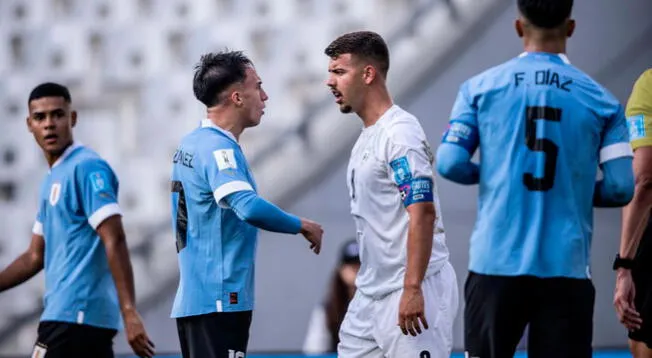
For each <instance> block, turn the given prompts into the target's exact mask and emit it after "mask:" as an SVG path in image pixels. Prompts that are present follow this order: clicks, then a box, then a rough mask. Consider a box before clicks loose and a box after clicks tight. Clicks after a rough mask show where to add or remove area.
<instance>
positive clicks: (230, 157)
mask: <svg viewBox="0 0 652 358" xmlns="http://www.w3.org/2000/svg"><path fill="white" fill-rule="evenodd" d="M213 157H215V162H216V163H217V169H219V170H225V169H237V168H238V164H237V162H236V161H235V153H234V152H233V149H218V150H216V151H214V152H213Z"/></svg>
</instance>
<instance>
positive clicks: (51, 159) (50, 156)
mask: <svg viewBox="0 0 652 358" xmlns="http://www.w3.org/2000/svg"><path fill="white" fill-rule="evenodd" d="M72 143H73V141H72V139H71V140H70V142H69V143H68V144H66V145H65V146H64V147H63V148H61V151H60V152H58V153H49V152H45V151H44V152H43V153H44V154H45V160H46V161H47V162H48V166H49V167H50V168H52V166H53V165H54V163H56V162H57V160H59V158H61V157H62V156H63V153H65V152H66V150H67V149H68V148H70V146H71V145H72Z"/></svg>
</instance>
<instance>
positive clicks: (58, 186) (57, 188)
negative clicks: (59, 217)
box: [49, 183, 61, 206]
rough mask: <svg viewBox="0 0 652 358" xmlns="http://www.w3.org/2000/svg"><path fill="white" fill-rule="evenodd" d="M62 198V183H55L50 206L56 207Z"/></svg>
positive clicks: (52, 187) (51, 191) (51, 189)
mask: <svg viewBox="0 0 652 358" xmlns="http://www.w3.org/2000/svg"><path fill="white" fill-rule="evenodd" d="M60 196H61V183H54V184H52V186H51V187H50V199H49V200H50V205H52V206H55V205H57V203H58V202H59V197H60Z"/></svg>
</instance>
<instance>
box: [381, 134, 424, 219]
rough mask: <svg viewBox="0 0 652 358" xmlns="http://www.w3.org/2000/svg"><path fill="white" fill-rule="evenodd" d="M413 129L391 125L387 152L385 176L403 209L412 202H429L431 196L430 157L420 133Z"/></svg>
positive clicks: (422, 135)
mask: <svg viewBox="0 0 652 358" xmlns="http://www.w3.org/2000/svg"><path fill="white" fill-rule="evenodd" d="M414 127H415V126H412V125H406V124H400V125H397V126H395V127H394V128H393V131H394V133H393V136H392V139H390V141H389V146H388V151H387V162H388V164H389V175H390V178H391V179H392V181H393V182H394V184H395V185H396V186H397V188H398V190H399V192H400V194H401V200H402V201H403V205H404V206H405V207H406V208H407V207H408V206H410V205H411V204H415V203H421V202H432V201H433V197H434V194H433V192H434V183H433V169H432V165H433V162H434V156H433V153H432V150H431V149H430V145H429V144H428V141H427V140H426V138H425V135H424V134H423V130H422V129H421V128H420V127H419V128H414Z"/></svg>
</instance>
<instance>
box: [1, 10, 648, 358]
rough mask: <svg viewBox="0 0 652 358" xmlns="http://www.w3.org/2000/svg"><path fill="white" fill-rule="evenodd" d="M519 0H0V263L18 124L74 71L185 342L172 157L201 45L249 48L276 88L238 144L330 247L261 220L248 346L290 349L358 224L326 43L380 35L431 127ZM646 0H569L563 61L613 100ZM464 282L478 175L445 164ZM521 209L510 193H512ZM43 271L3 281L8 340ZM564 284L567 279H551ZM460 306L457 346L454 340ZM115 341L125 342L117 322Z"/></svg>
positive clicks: (133, 230)
mask: <svg viewBox="0 0 652 358" xmlns="http://www.w3.org/2000/svg"><path fill="white" fill-rule="evenodd" d="M516 13H517V10H516V6H515V1H514V0H354V1H353V0H273V1H265V0H0V128H1V129H0V210H1V215H0V228H1V230H0V267H4V266H6V265H7V264H8V263H9V262H11V260H13V259H14V258H15V257H16V256H17V255H18V254H19V253H20V252H21V251H22V250H24V249H25V248H26V247H27V246H28V243H29V237H30V229H31V226H32V223H33V219H34V215H35V209H36V197H37V188H38V185H39V182H40V180H41V179H42V177H43V175H44V174H45V172H46V170H47V169H46V164H45V161H44V159H43V157H42V155H41V153H40V151H39V149H38V147H37V146H36V144H35V143H34V141H33V139H32V137H31V136H30V135H29V133H28V132H27V130H26V128H25V120H24V119H25V117H26V111H27V108H26V98H27V96H28V94H29V91H30V90H31V89H32V88H33V87H34V86H35V85H36V84H38V83H40V82H43V81H47V80H54V81H60V82H62V83H64V84H66V85H68V86H69V87H70V89H71V92H72V96H73V104H74V106H75V107H76V108H77V109H78V111H79V122H78V126H77V129H76V132H75V133H76V139H77V140H79V141H81V142H83V143H84V144H86V145H89V146H90V147H92V148H94V149H95V150H97V151H98V152H99V153H100V154H101V155H102V156H104V157H105V158H106V159H107V160H108V161H109V163H110V164H111V165H112V166H113V168H114V169H115V171H116V172H117V174H118V176H119V178H120V180H121V188H120V201H121V204H122V207H123V209H124V211H125V216H124V222H125V225H126V227H127V230H128V233H127V234H128V240H129V245H130V248H131V253H132V259H133V265H134V270H135V275H136V287H137V295H138V299H139V309H140V311H141V313H142V314H143V316H144V317H145V319H146V324H147V328H148V330H149V331H150V335H151V336H152V338H153V340H154V341H155V343H156V345H157V350H158V351H159V352H170V353H174V352H178V351H179V347H178V339H177V335H176V326H175V323H174V321H173V320H171V319H169V318H168V317H169V310H170V307H171V302H172V298H173V295H174V292H175V290H176V285H177V263H176V252H175V248H174V239H173V237H172V235H171V229H170V221H169V218H168V216H169V204H168V200H169V193H168V191H169V184H168V176H169V171H170V160H171V159H170V158H171V155H172V153H173V151H174V148H175V147H176V145H177V143H178V141H179V139H180V138H181V136H182V135H184V134H185V133H186V132H188V131H190V130H191V129H192V128H194V127H195V126H196V125H197V124H198V122H199V120H201V119H202V118H203V109H202V108H201V106H200V105H199V103H198V102H197V101H196V100H195V99H194V97H193V94H192V82H191V80H192V71H193V66H194V64H195V63H196V62H197V60H198V59H199V56H200V55H201V54H203V53H205V52H208V51H214V50H220V49H224V48H227V47H228V48H230V49H242V50H244V51H245V52H246V54H247V55H249V56H250V57H251V58H252V59H253V61H254V62H255V64H256V67H257V69H258V73H259V74H260V75H261V77H262V79H263V81H264V87H265V89H266V91H267V92H268V94H269V96H270V100H269V101H268V108H267V109H266V113H268V114H266V115H265V117H264V118H263V123H262V124H261V125H260V126H259V127H258V128H254V129H250V130H249V131H247V132H245V134H244V135H243V137H242V146H243V147H244V150H245V153H246V154H247V155H248V157H249V160H250V162H251V163H252V165H253V170H254V172H255V175H256V177H257V181H258V182H259V184H260V189H261V191H262V194H263V195H264V196H265V197H267V198H269V199H271V200H272V201H274V202H276V203H278V204H280V205H281V206H282V207H284V208H285V209H288V210H290V211H292V212H295V213H298V214H300V215H302V216H306V217H309V218H313V219H315V220H317V221H319V222H321V223H322V224H323V225H324V228H325V238H324V240H325V242H324V248H323V251H322V254H321V255H320V256H319V257H315V256H314V255H312V254H311V252H310V251H309V250H308V249H307V245H306V244H305V243H304V241H303V239H301V238H299V237H292V236H283V235H276V234H270V233H261V236H260V242H259V248H258V261H257V285H256V299H257V309H256V311H255V314H254V321H253V326H252V329H251V339H250V351H252V352H261V353H262V352H298V351H299V350H300V349H301V346H302V343H303V339H304V334H305V332H306V327H307V323H308V319H309V316H310V312H311V310H312V308H313V307H314V306H315V305H316V304H318V303H319V302H320V301H321V300H322V298H323V295H324V292H325V290H326V286H327V280H328V279H329V277H330V275H331V271H332V268H333V267H334V265H335V262H336V256H337V249H338V247H339V244H340V243H341V242H343V241H344V240H345V239H347V238H349V237H351V236H353V232H354V231H353V230H354V229H353V223H352V222H351V220H350V218H349V210H348V196H347V194H346V187H345V179H344V178H345V167H346V162H347V159H348V152H349V150H350V147H351V145H352V143H353V141H354V140H355V138H356V137H357V135H358V133H359V128H360V123H359V121H358V119H357V118H355V117H354V116H343V115H341V114H339V112H338V111H337V108H336V106H335V105H333V103H332V96H331V94H330V92H329V91H328V90H327V89H326V87H325V86H324V83H323V81H324V79H325V78H326V67H327V58H326V57H325V56H324V55H323V49H324V47H325V46H326V45H327V44H328V43H329V42H330V40H332V39H334V38H335V37H336V36H337V35H339V34H341V33H343V32H346V31H350V30H358V29H370V30H374V31H377V32H379V33H380V34H382V35H383V36H384V37H385V38H386V39H387V40H388V43H389V47H390V51H391V62H392V63H391V68H390V75H389V85H390V88H391V89H392V91H393V94H394V97H395V100H396V102H397V103H398V104H399V105H400V106H402V107H404V108H406V109H407V110H409V111H410V112H412V113H414V114H415V115H417V116H418V117H419V118H420V120H421V122H422V124H423V126H424V129H425V130H426V133H427V135H428V136H429V139H430V141H431V144H432V145H433V147H436V146H437V145H438V144H439V140H440V136H441V133H442V132H443V130H444V127H445V125H446V122H447V119H448V114H449V111H450V108H451V106H452V104H453V100H454V98H455V95H456V93H457V89H458V86H459V85H460V84H461V82H462V81H463V80H465V79H466V78H468V77H470V76H472V75H474V74H476V73H478V72H480V71H481V70H483V69H485V68H487V67H489V66H493V65H495V64H498V63H500V62H502V61H505V60H507V59H509V58H511V57H513V56H515V55H518V54H519V53H520V52H521V43H520V41H519V39H518V38H517V37H516V35H515V33H514V30H513V20H514V18H515V16H516ZM650 14H652V2H651V1H650V0H628V1H615V0H577V1H576V4H575V11H574V17H575V18H576V19H577V21H578V26H577V31H576V34H575V36H574V37H573V38H572V39H571V40H570V46H569V50H568V54H569V57H570V59H571V61H572V62H573V63H574V64H575V65H577V66H578V67H580V68H581V69H583V70H585V71H586V72H588V73H589V74H590V75H592V76H593V77H594V78H595V79H596V80H598V81H599V82H601V83H602V84H604V85H605V86H606V87H607V88H608V89H610V90H611V91H612V92H613V93H614V94H615V95H616V97H618V98H619V99H620V100H621V101H622V102H623V103H624V102H625V101H626V100H627V97H628V96H629V92H630V90H631V86H632V84H633V82H634V80H635V79H636V78H637V77H638V75H639V74H640V73H641V72H642V71H643V70H644V69H646V68H648V67H652V22H650V17H649V16H650ZM438 185H439V192H440V197H441V201H442V211H443V216H444V224H445V226H446V229H447V238H448V243H449V247H450V249H451V255H452V262H453V265H454V266H455V268H456V271H457V274H458V279H459V283H460V287H462V284H463V281H464V278H465V276H466V264H467V256H468V252H467V250H468V238H469V235H470V232H471V230H472V227H473V222H474V219H475V204H476V199H475V196H476V194H477V191H476V188H473V187H462V186H457V185H454V184H452V183H449V182H446V181H444V180H442V179H440V180H439V182H438ZM515 210H517V208H515ZM619 215H620V212H619V211H618V210H599V211H597V212H596V214H595V218H596V220H595V221H596V227H595V234H594V241H593V242H594V245H593V275H594V282H595V285H596V289H597V300H596V306H595V334H594V337H595V338H594V345H595V347H596V348H598V349H602V348H609V347H611V348H613V347H616V348H623V347H625V345H626V335H625V331H624V329H622V327H621V326H620V325H619V324H618V322H617V320H616V318H615V314H614V311H613V308H612V304H611V300H612V293H613V284H614V275H613V273H612V272H611V270H610V266H611V260H612V259H613V256H614V254H615V252H616V250H617V246H618V233H619V229H620V226H619V223H620V217H619ZM42 294H43V277H42V274H40V275H39V276H37V277H36V278H35V279H32V280H31V281H29V282H28V283H26V284H24V285H22V286H20V287H18V288H15V289H13V290H10V291H8V292H6V293H3V294H2V295H0V355H6V356H10V355H25V354H27V353H28V352H30V349H31V346H32V344H33V342H34V339H35V336H36V327H37V323H38V317H39V314H40V311H41V304H42V303H41V297H42ZM560 294H563V293H560ZM460 318H461V311H460V314H459V316H458V320H457V323H456V339H455V347H456V348H457V349H459V348H461V346H462V327H461V320H460ZM115 343H116V352H117V353H128V352H129V348H128V346H127V344H126V342H125V340H124V337H123V336H122V335H119V336H118V337H117V338H116V340H115Z"/></svg>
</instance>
